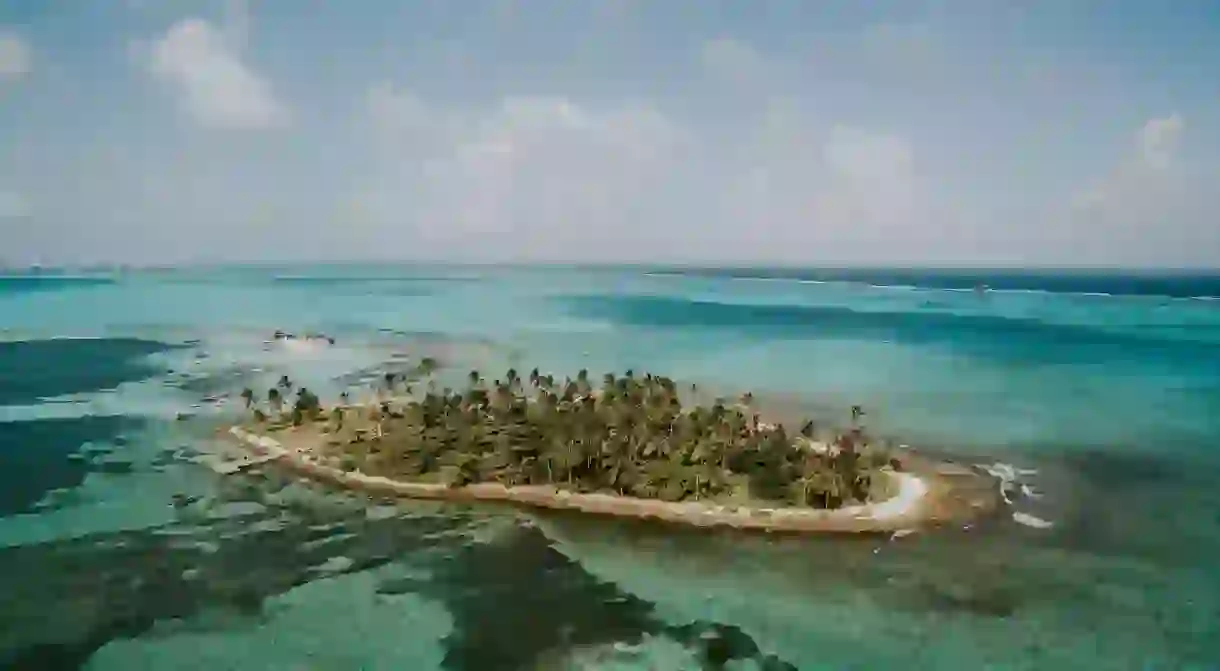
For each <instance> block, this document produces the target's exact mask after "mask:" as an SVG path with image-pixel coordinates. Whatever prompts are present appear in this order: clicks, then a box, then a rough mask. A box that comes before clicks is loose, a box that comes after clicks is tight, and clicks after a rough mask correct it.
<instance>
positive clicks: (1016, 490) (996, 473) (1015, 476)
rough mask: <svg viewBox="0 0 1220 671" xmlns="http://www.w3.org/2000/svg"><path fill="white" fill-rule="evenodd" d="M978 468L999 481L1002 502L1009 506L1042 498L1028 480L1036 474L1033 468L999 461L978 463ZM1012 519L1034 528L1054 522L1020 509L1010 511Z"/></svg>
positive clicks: (1043, 527)
mask: <svg viewBox="0 0 1220 671" xmlns="http://www.w3.org/2000/svg"><path fill="white" fill-rule="evenodd" d="M979 468H981V469H983V470H984V471H986V472H987V473H988V474H990V475H991V476H992V477H994V478H996V479H998V480H999V481H1000V496H1002V497H1003V498H1004V503H1006V504H1008V506H1009V507H1014V506H1015V505H1016V503H1017V502H1019V501H1022V500H1037V499H1040V498H1042V494H1041V493H1040V492H1039V491H1038V490H1037V489H1035V488H1034V486H1033V484H1031V483H1030V482H1029V478H1031V477H1032V476H1035V475H1037V474H1038V471H1037V470H1035V469H1032V468H1019V467H1017V466H1014V465H1012V464H1007V463H1004V462H1000V461H997V462H995V463H993V464H979ZM1012 519H1013V521H1014V522H1016V523H1017V524H1022V525H1024V526H1027V527H1032V528H1035V529H1049V528H1050V527H1052V526H1054V524H1055V523H1054V522H1051V521H1049V520H1044V519H1042V518H1040V517H1036V516H1034V515H1031V514H1029V513H1027V512H1024V511H1020V510H1014V511H1013V512H1012Z"/></svg>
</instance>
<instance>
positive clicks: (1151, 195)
mask: <svg viewBox="0 0 1220 671" xmlns="http://www.w3.org/2000/svg"><path fill="white" fill-rule="evenodd" d="M1185 125H1186V124H1185V122H1184V121H1183V120H1182V117H1181V116H1179V115H1178V114H1177V113H1174V114H1171V115H1169V116H1167V117H1161V118H1156V119H1150V120H1148V122H1147V123H1145V124H1144V125H1143V127H1142V128H1140V130H1139V132H1138V133H1136V135H1135V139H1134V143H1133V144H1134V147H1133V148H1132V150H1131V151H1130V152H1129V153H1128V154H1126V155H1124V156H1123V157H1122V159H1121V160H1120V161H1119V163H1118V165H1116V166H1115V167H1114V168H1113V169H1112V170H1111V171H1110V173H1109V174H1108V175H1106V176H1105V177H1104V178H1102V179H1100V180H1097V181H1096V182H1094V183H1093V184H1092V185H1090V186H1089V187H1088V188H1086V189H1085V190H1084V191H1082V192H1081V193H1079V194H1078V195H1077V197H1076V201H1075V205H1076V207H1077V208H1079V209H1080V210H1081V211H1082V212H1084V213H1085V214H1087V215H1090V216H1092V217H1093V218H1095V219H1097V218H1099V219H1100V220H1102V221H1109V222H1118V221H1127V220H1132V219H1144V220H1147V219H1148V218H1149V217H1150V216H1151V215H1153V213H1154V212H1155V211H1156V210H1158V209H1160V208H1161V207H1162V206H1163V205H1164V202H1163V201H1164V200H1165V198H1167V197H1170V196H1171V195H1172V192H1173V191H1175V190H1176V189H1177V187H1178V186H1179V185H1180V178H1181V175H1180V174H1179V173H1178V171H1177V170H1176V168H1177V166H1176V165H1175V164H1176V158H1177V151H1178V146H1179V144H1180V139H1181V135H1182V132H1183V130H1184V129H1185Z"/></svg>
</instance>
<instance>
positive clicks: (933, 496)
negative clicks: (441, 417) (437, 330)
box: [215, 426, 1000, 533]
mask: <svg viewBox="0 0 1220 671" xmlns="http://www.w3.org/2000/svg"><path fill="white" fill-rule="evenodd" d="M228 434H229V436H231V437H232V438H234V439H236V440H237V441H238V443H239V444H240V445H242V446H244V447H245V449H247V450H249V451H250V454H246V455H243V456H242V457H241V458H240V459H238V460H236V461H231V462H226V463H222V464H217V465H216V466H215V467H216V469H217V470H218V471H220V472H222V473H231V472H236V471H239V470H244V469H246V468H250V467H253V466H256V465H259V464H265V463H275V464H278V465H280V466H282V467H285V468H287V469H289V470H292V471H294V472H297V473H300V474H302V475H304V476H307V477H309V478H312V479H315V480H319V481H323V482H329V483H333V484H336V485H340V486H342V487H345V488H349V489H353V490H357V491H361V492H366V493H369V494H383V495H394V496H402V497H407V498H417V499H443V500H449V501H501V502H508V503H513V504H518V505H523V506H528V507H533V508H547V509H553V510H569V511H577V512H582V513H589V514H594V515H608V516H614V517H625V518H635V519H645V520H648V519H651V520H659V521H662V522H668V523H675V524H685V525H689V526H696V527H731V528H735V529H752V530H763V531H780V532H839V533H844V532H845V533H870V532H871V533H880V532H908V531H913V530H917V529H921V528H926V527H930V526H936V525H941V524H947V523H964V522H968V521H970V520H972V519H976V518H979V517H982V516H985V515H988V514H990V513H992V512H994V511H995V510H996V509H997V507H998V503H999V500H1000V495H999V491H998V488H997V487H996V483H995V481H994V479H993V478H990V477H987V476H985V475H982V474H980V473H978V472H976V471H974V470H972V469H970V468H967V467H963V466H960V465H957V464H952V463H948V462H934V461H931V460H929V459H925V458H922V457H919V456H918V455H915V454H912V453H903V454H902V455H901V457H900V461H901V464H902V470H901V471H894V470H885V471H882V473H883V474H884V476H885V477H887V478H890V479H891V484H892V485H894V486H893V487H892V488H891V490H892V491H893V492H895V493H894V494H893V495H892V496H890V497H889V498H886V499H883V500H881V501H877V502H873V503H868V504H858V505H850V506H845V507H842V508H835V509H817V508H798V507H787V506H784V507H761V506H733V505H725V504H716V503H711V502H698V501H682V502H667V501H661V500H657V499H643V498H635V497H629V496H622V495H618V494H609V493H582V492H570V491H567V490H564V489H561V488H558V487H555V486H546V485H520V486H511V487H509V486H505V485H502V484H498V483H474V484H468V485H464V486H460V487H451V486H448V485H445V484H439V483H423V482H407V481H402V480H393V479H389V478H385V477H382V476H373V475H368V474H365V473H361V472H360V471H359V470H355V471H351V472H346V471H344V470H342V469H340V468H339V467H338V466H335V465H331V464H330V463H327V461H328V460H327V459H326V457H324V456H322V455H323V452H322V447H323V445H324V440H325V439H324V437H323V436H320V435H317V434H314V435H310V434H308V433H306V432H301V431H297V430H295V429H293V428H291V427H289V428H285V429H282V430H280V431H277V432H276V437H275V438H272V437H270V436H267V435H259V434H256V433H253V432H250V431H248V430H246V429H243V428H242V427H240V426H233V427H231V428H229V430H228Z"/></svg>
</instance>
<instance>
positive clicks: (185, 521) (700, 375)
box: [0, 266, 1220, 669]
mask: <svg viewBox="0 0 1220 671" xmlns="http://www.w3.org/2000/svg"><path fill="white" fill-rule="evenodd" d="M732 274H736V275H741V274H742V273H732ZM732 274H726V273H724V272H720V273H716V272H704V273H699V274H694V275H674V274H649V273H647V272H645V271H644V270H643V269H597V270H590V269H583V270H582V269H546V270H537V269H502V268H476V269H471V268H460V269H455V268H427V269H416V270H412V269H403V268H394V267H379V268H373V269H369V268H357V267H343V266H331V267H323V268H290V269H265V268H248V269H236V270H235V269H219V270H206V271H205V270H196V271H190V272H169V271H163V272H159V273H147V274H139V273H137V274H133V275H130V276H127V277H125V278H123V279H122V280H118V281H115V282H110V283H107V282H70V281H57V282H53V283H51V285H47V286H42V285H39V290H37V291H34V290H30V289H29V287H30V285H31V281H29V280H23V281H21V282H17V283H7V282H8V281H7V280H0V332H2V333H3V334H4V335H5V339H6V340H8V341H18V340H20V341H26V342H24V343H22V344H7V345H6V344H0V380H9V377H6V373H7V374H8V375H9V376H10V377H11V376H16V378H15V379H19V380H22V381H23V382H22V383H21V385H24V386H21V385H18V384H14V383H12V382H11V381H9V382H6V383H5V384H4V388H3V389H0V397H4V398H5V399H7V400H6V401H5V402H6V403H7V405H4V406H3V407H0V421H3V422H4V424H3V425H2V428H3V430H4V431H5V436H6V438H5V442H4V444H3V445H0V450H3V453H2V454H0V459H3V463H4V464H5V469H4V474H3V476H0V477H3V478H5V479H7V480H9V481H10V483H17V482H20V483H21V486H20V487H18V486H16V484H8V485H7V486H6V489H5V491H6V497H8V498H6V499H5V500H6V501H8V499H9V498H12V499H13V501H12V502H10V503H6V504H5V505H6V506H7V507H6V509H5V511H4V512H3V514H4V515H5V516H4V517H0V547H3V549H0V565H3V570H2V571H0V575H3V576H4V578H0V580H4V581H5V583H6V584H5V586H4V587H5V589H4V592H5V594H6V595H13V597H11V599H10V602H11V603H12V604H13V605H11V606H7V607H6V608H5V609H4V613H3V614H2V615H0V618H3V620H4V621H3V622H0V632H4V634H3V635H2V636H0V646H2V647H0V651H2V652H0V656H3V658H4V659H7V660H9V662H10V664H11V665H12V666H15V667H16V668H37V669H53V668H82V667H85V668H97V669H107V668H116V669H117V668H122V669H134V668H171V667H172V668H182V669H187V668H195V667H198V668H204V666H206V667H207V668H299V667H301V666H308V667H309V668H335V669H340V668H342V669H350V668H357V667H360V668H370V669H376V668H387V669H390V668H393V669H399V668H404V666H406V665H409V666H410V667H411V668H420V669H426V668H446V669H495V668H506V669H510V668H539V667H541V668H565V665H569V666H571V665H577V668H666V669H668V668H721V667H720V666H717V664H719V663H721V662H725V661H726V660H733V661H730V662H728V663H729V666H728V667H725V668H752V667H767V666H770V667H772V668H785V667H784V666H783V665H784V664H789V665H792V666H794V667H796V668H801V669H813V668H889V667H901V668H911V666H912V665H913V662H916V661H917V662H918V666H919V667H921V668H983V667H984V666H987V665H992V666H994V667H997V668H1039V669H1046V668H1069V667H1076V668H1116V669H1121V668H1133V669H1144V668H1213V667H1212V666H1211V664H1212V663H1213V662H1214V661H1215V660H1217V659H1220V644H1218V643H1216V642H1215V641H1217V640H1220V638H1218V637H1217V636H1215V631H1214V628H1215V627H1216V625H1215V623H1216V622H1220V578H1218V577H1217V576H1216V575H1215V571H1214V570H1213V569H1212V568H1211V557H1213V556H1215V552H1216V551H1217V550H1220V540H1218V539H1220V520H1218V519H1217V517H1216V515H1215V511H1216V510H1217V509H1218V504H1220V494H1217V493H1216V492H1215V488H1214V482H1215V481H1216V476H1217V475H1220V464H1218V462H1217V459H1216V458H1215V457H1214V456H1213V454H1214V447H1215V445H1216V444H1217V442H1218V441H1217V437H1220V357H1217V356H1216V355H1217V354H1218V353H1220V310H1218V309H1217V308H1216V305H1217V303H1216V301H1214V300H1200V299H1199V298H1198V297H1204V296H1215V295H1216V294H1217V293H1220V289H1218V288H1217V286H1218V285H1220V282H1217V281H1216V280H1214V279H1211V278H1194V280H1193V281H1194V282H1195V284H1194V285H1193V287H1194V290H1193V291H1192V289H1191V287H1190V286H1186V285H1182V283H1181V282H1179V283H1178V284H1173V285H1172V287H1171V288H1173V291H1172V292H1168V293H1171V294H1172V295H1168V293H1167V294H1166V295H1162V294H1160V293H1156V292H1158V291H1161V290H1162V289H1163V288H1164V286H1170V285H1167V284H1164V283H1161V284H1156V283H1152V284H1148V283H1143V284H1141V283H1138V282H1132V281H1130V278H1110V280H1109V281H1110V283H1111V284H1110V285H1106V284H1105V279H1106V278H1104V277H1102V278H1100V279H1097V278H1094V279H1092V280H1090V281H1091V284H1090V285H1089V286H1088V287H1087V288H1088V292H1087V293H1088V295H1086V294H1085V293H1084V292H1082V293H1071V291H1073V290H1074V289H1073V285H1071V284H1070V283H1067V284H1065V282H1066V280H1063V279H1062V278H1056V277H1054V276H1046V275H1042V276H1039V275H1028V276H1025V277H1023V278H1022V277H1021V276H1020V275H1018V276H1017V279H1015V280H1014V279H1012V278H1011V277H1008V276H1005V277H1004V278H1003V280H1002V282H1001V281H988V282H986V283H987V284H990V285H991V286H993V287H1001V286H1003V287H1006V289H1005V290H999V291H992V292H989V293H986V294H983V295H979V294H977V293H975V292H973V291H970V290H969V288H970V286H973V284H966V283H967V282H968V281H969V278H966V279H963V280H960V281H957V280H954V278H953V277H951V276H950V277H948V278H946V277H945V276H944V274H930V275H929V274H924V275H922V276H921V275H918V274H916V275H915V276H914V277H913V278H907V280H905V281H904V282H902V283H901V284H903V285H904V286H900V287H895V286H888V287H887V286H872V285H870V284H869V281H870V280H871V281H872V282H873V283H874V284H881V285H884V284H890V283H888V282H886V281H885V276H884V275H881V274H877V275H875V276H873V277H870V276H868V275H867V274H865V275H853V276H851V277H847V278H836V277H834V276H831V277H827V276H826V275H825V274H822V275H818V276H813V275H804V276H799V275H798V276H786V277H763V278H762V279H758V277H759V276H760V275H766V273H755V274H754V275H753V276H752V277H749V276H748V277H732V276H731V275H732ZM771 274H772V275H774V273H771ZM277 275H278V276H279V279H277ZM903 277H907V276H906V275H904V276H903ZM1048 277H1049V279H1048ZM836 279H850V280H854V282H838V281H834V280H836ZM1183 281H1184V280H1183ZM955 282H956V283H955ZM10 284H11V286H10ZM34 284H37V282H35V283H34ZM960 284H965V286H958V285H960ZM1179 285H1182V286H1179ZM1106 286H1111V287H1113V290H1112V291H1109V293H1113V294H1123V295H1096V294H1104V293H1106V292H1107V289H1105V288H1104V287H1106ZM920 287H929V288H920ZM1099 287H1101V288H1099ZM963 289H964V290H963ZM1124 291H1127V292H1130V291H1136V292H1143V293H1137V294H1136V295H1130V294H1124V293H1123V292H1124ZM1192 297H1193V298H1192ZM276 328H281V329H284V330H290V331H292V330H295V331H306V330H314V331H324V332H326V333H328V334H331V335H333V336H335V337H336V338H337V341H338V342H337V345H336V346H335V347H333V348H323V349H320V350H313V349H308V348H296V349H285V348H277V347H267V346H265V345H264V340H265V339H267V338H269V337H270V334H271V332H272V331H273V330H274V329H276ZM64 335H67V336H96V337H98V338H102V339H100V340H84V341H76V340H67V341H55V343H56V344H54V345H52V346H48V345H46V344H38V345H31V343H30V342H29V341H40V340H43V339H46V338H50V337H52V336H64ZM131 338H136V339H139V340H138V341H132V340H128V339H131ZM133 342H140V343H144V342H148V343H163V344H158V345H156V346H155V347H152V346H150V347H148V348H147V351H146V350H145V349H140V350H139V351H136V350H135V349H133V346H132V343H133ZM73 343H76V344H73ZM31 348H32V349H31ZM137 349H138V348H137ZM52 351H54V355H53V356H51V355H49V354H48V355H46V357H45V360H41V361H37V362H34V361H33V358H34V357H35V355H36V354H37V353H38V352H43V353H44V354H45V353H46V352H52ZM425 351H426V352H431V353H439V354H441V356H442V358H446V357H447V358H449V359H454V360H459V361H461V362H462V366H478V367H481V368H484V369H486V370H495V369H499V368H502V367H505V366H507V365H509V364H513V365H517V366H518V367H519V368H521V367H526V368H528V367H530V366H532V365H539V366H542V367H544V368H548V369H551V370H554V371H556V372H559V373H563V372H567V371H571V370H575V369H576V368H580V367H586V368H589V369H590V370H591V371H599V370H604V369H609V368H613V369H616V370H623V369H625V368H627V367H632V368H634V369H636V370H655V371H657V372H661V373H664V374H667V375H672V376H674V377H678V378H684V379H685V378H690V379H695V380H698V381H700V382H701V383H703V384H704V385H705V386H707V387H709V388H720V389H725V390H726V391H728V390H732V391H736V390H739V389H742V388H746V387H749V388H753V389H755V390H756V392H757V393H758V394H759V395H760V396H767V397H769V398H772V399H774V400H775V402H776V403H779V404H782V405H785V406H787V407H789V408H790V409H792V411H793V412H796V411H800V412H813V413H818V414H825V415H830V414H835V415H841V413H842V412H843V411H844V409H845V408H846V407H847V406H848V405H850V404H852V403H863V404H864V405H865V406H866V407H868V408H869V409H870V410H871V413H870V415H869V420H870V423H871V426H872V427H873V429H874V430H876V431H879V432H881V433H883V434H886V435H890V436H893V437H895V438H898V439H901V440H903V441H906V442H911V443H912V444H915V445H919V446H925V447H927V448H932V449H934V450H937V451H944V452H947V453H950V454H953V455H955V456H960V457H962V458H965V459H967V460H969V461H974V462H976V463H985V464H992V463H995V462H1002V463H1007V464H1013V465H1016V466H1018V467H1021V468H1023V469H1028V471H1035V472H1032V473H1030V472H1026V474H1025V475H1022V476H1020V479H1021V482H1020V483H1018V488H1017V489H1016V490H1014V493H1013V499H1014V504H1013V505H1014V508H1013V510H1014V511H1021V512H1027V513H1030V514H1034V515H1037V516H1038V517H1040V518H1044V519H1047V520H1050V521H1052V522H1054V526H1052V527H1050V528H1049V529H1033V528H1029V527H1026V526H1022V525H1020V524H1016V523H1014V522H1013V521H1012V520H1011V519H1008V518H1001V519H997V520H993V521H991V522H989V523H986V524H983V525H979V526H977V527H973V528H970V529H952V530H946V531H943V532H940V533H937V534H931V535H916V536H908V537H905V538H902V539H897V540H889V539H886V538H873V539H866V540H856V541H848V542H844V541H828V540H824V539H792V538H777V537H768V536H747V537H742V536H739V535H726V534H721V533H710V534H709V533H697V532H677V531H674V530H671V529H658V528H656V527H653V526H650V525H638V524H626V523H622V522H612V521H603V520H597V521H591V520H586V519H580V518H572V517H571V516H559V517H555V516H545V517H532V516H523V515H521V514H519V513H516V512H514V511H508V510H504V509H501V508H496V507H477V506H476V507H456V506H442V505H433V504H423V503H411V504H398V505H396V506H384V505H383V506H379V507H370V505H369V504H368V502H366V501H362V500H359V499H357V498H354V497H345V496H341V495H336V494H334V493H329V492H326V491H325V490H322V489H320V488H317V487H315V486H309V485H302V484H299V483H294V482H290V481H288V480H287V479H286V478H284V477H282V476H280V475H278V474H274V473H266V474H262V475H258V474H256V475H254V476H252V477H249V478H236V479H235V478H230V479H221V478H219V477H217V476H215V475H214V474H213V473H212V472H211V471H210V470H208V469H207V468H205V467H203V466H201V465H200V464H197V463H194V461H193V458H194V455H195V453H196V452H198V451H206V450H207V449H208V448H209V445H210V443H209V441H212V440H214V438H213V437H212V435H211V428H212V427H213V426H214V425H215V424H216V423H218V422H220V421H222V420H223V419H224V418H225V417H226V416H227V415H230V414H232V413H234V412H237V411H238V406H239V405H240V404H239V403H236V402H232V401H231V400H228V399H226V395H228V394H235V393H236V392H237V391H238V390H240V388H241V387H242V386H246V385H252V386H255V387H256V388H260V387H265V386H269V384H270V383H271V382H273V381H274V379H275V378H278V376H279V374H280V373H281V371H283V372H291V373H292V375H293V376H294V377H296V378H298V379H300V380H301V382H302V383H304V384H307V385H308V386H309V387H310V388H311V389H316V390H318V391H319V392H320V393H322V394H323V395H324V396H325V395H327V394H337V393H338V391H339V390H340V389H341V388H343V387H344V386H345V385H348V384H353V383H358V381H359V380H360V379H361V375H362V371H363V375H365V376H366V377H367V376H368V375H372V374H374V373H370V372H369V371H376V370H377V369H378V368H379V367H381V366H384V365H386V362H387V361H391V360H392V357H393V354H394V353H396V352H406V353H416V354H418V353H420V352H425ZM31 352H34V354H31ZM391 365H393V364H391ZM57 366H58V367H57ZM31 369H32V370H46V371H49V372H48V374H47V377H46V380H47V381H48V384H47V389H45V390H35V391H36V392H37V393H35V392H28V389H31V388H32V387H29V385H28V382H24V381H28V380H29V378H30V376H29V374H28V371H29V370H31ZM72 371H75V372H76V373H78V374H79V375H78V376H77V379H76V380H75V381H74V376H72V375H70V374H69V373H71V372H72ZM464 371H465V368H463V369H462V370H461V371H460V372H459V374H464ZM52 383H53V384H52ZM209 397H211V398H213V399H215V400H214V401H206V400H204V399H206V398H209ZM177 413H186V414H188V415H190V419H188V420H186V421H182V422H176V421H174V420H173V418H174V416H175V415H176V414H177ZM89 416H101V417H103V418H104V417H113V418H115V419H114V420H113V421H111V420H106V421H102V422H96V421H95V422H92V423H90V424H82V423H81V420H79V419H76V418H83V417H89ZM53 421H58V422H65V421H66V422H76V423H77V424H76V425H74V426H80V427H85V426H87V427H88V430H87V431H86V433H88V434H89V435H84V434H83V433H82V434H81V435H79V436H78V435H76V434H78V433H81V432H82V431H85V429H84V428H81V429H79V430H78V429H77V428H73V429H72V430H71V431H69V430H68V429H67V426H68V425H66V424H65V425H63V426H62V427H61V426H59V425H54V424H50V422H53ZM48 427H55V428H53V429H52V428H48ZM48 432H50V433H48ZM51 435H53V438H52V437H50V436H51ZM63 440H68V442H70V443H74V444H73V445H59V443H60V442H62V441H63ZM76 443H79V444H76ZM24 473H31V474H37V475H36V476H30V477H25V476H23V475H22V474H24ZM1020 484H1024V485H1026V487H1027V488H1026V489H1025V490H1024V493H1023V492H1022V491H1021V490H1020V488H1019V485H1020ZM13 492H19V496H17V495H14V494H12V493H13ZM176 493H183V494H186V495H188V496H190V497H193V499H194V500H193V502H192V503H190V504H189V505H186V506H183V507H177V508H176V507H174V506H173V505H171V500H172V497H173V495H174V494H176ZM201 650H206V654H202V653H200V651H201ZM650 665H651V666H650ZM733 665H737V666H733ZM787 668H791V667H787Z"/></svg>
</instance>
